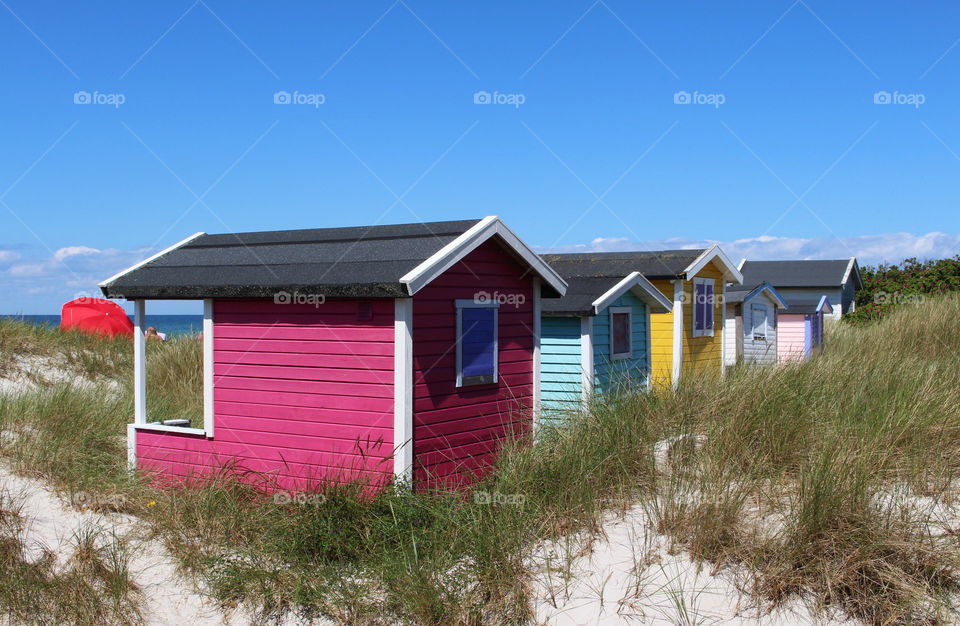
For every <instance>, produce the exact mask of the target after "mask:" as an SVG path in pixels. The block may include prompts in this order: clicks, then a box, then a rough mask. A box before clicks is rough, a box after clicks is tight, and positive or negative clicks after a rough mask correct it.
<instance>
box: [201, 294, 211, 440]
mask: <svg viewBox="0 0 960 626" xmlns="http://www.w3.org/2000/svg"><path fill="white" fill-rule="evenodd" d="M203 429H204V430H205V431H207V437H208V438H210V439H213V300H210V299H207V300H204V301H203Z"/></svg>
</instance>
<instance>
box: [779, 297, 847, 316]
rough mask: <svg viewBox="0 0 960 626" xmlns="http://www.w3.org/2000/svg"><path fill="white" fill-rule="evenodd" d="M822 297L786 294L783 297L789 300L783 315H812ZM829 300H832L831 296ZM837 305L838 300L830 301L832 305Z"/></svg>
mask: <svg viewBox="0 0 960 626" xmlns="http://www.w3.org/2000/svg"><path fill="white" fill-rule="evenodd" d="M781 295H782V294H781ZM822 297H823V296H801V297H793V298H791V297H790V296H789V294H788V295H784V296H783V299H784V300H786V301H787V308H786V310H785V311H783V313H782V315H810V314H811V313H816V312H817V305H818V304H820V298H822ZM827 302H830V298H827ZM837 305H838V303H836V302H830V306H831V307H835V306H837Z"/></svg>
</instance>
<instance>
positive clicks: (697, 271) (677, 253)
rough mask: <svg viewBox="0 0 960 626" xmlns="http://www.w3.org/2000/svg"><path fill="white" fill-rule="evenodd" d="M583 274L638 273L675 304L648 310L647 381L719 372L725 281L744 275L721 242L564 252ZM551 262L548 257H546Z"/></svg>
mask: <svg viewBox="0 0 960 626" xmlns="http://www.w3.org/2000/svg"><path fill="white" fill-rule="evenodd" d="M563 259H564V262H565V263H567V264H568V265H569V266H570V267H576V266H577V265H578V264H579V265H582V266H583V268H582V269H581V270H578V271H580V274H578V275H582V276H589V275H590V272H589V270H590V268H591V267H598V266H603V267H604V268H606V270H607V271H617V272H619V275H622V276H626V275H628V274H630V273H631V272H640V273H641V274H642V275H643V276H644V277H645V278H646V279H647V280H649V281H650V282H651V283H653V285H654V286H655V287H656V288H657V289H659V290H660V292H661V293H662V294H663V295H664V296H666V298H667V300H669V301H671V302H672V303H673V310H672V311H670V312H666V313H653V312H651V313H650V333H649V335H648V336H649V341H650V347H649V351H650V380H651V382H652V383H653V386H654V387H656V388H659V389H669V388H670V387H671V386H676V385H677V384H678V383H679V382H680V378H681V376H682V375H683V374H684V373H688V374H689V373H698V372H707V371H715V372H716V373H718V374H719V373H721V372H722V371H723V367H724V363H723V342H724V333H723V320H724V315H725V311H724V297H723V296H724V294H725V292H726V284H727V283H736V284H742V283H743V277H742V276H741V274H740V272H739V270H737V266H736V264H734V263H733V262H731V261H730V259H729V258H728V257H727V255H726V254H724V252H723V250H721V249H720V247H719V246H716V245H714V246H711V247H710V248H707V249H699V250H658V251H654V252H595V253H582V254H565V255H563ZM548 262H549V261H548Z"/></svg>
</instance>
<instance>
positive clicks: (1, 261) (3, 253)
mask: <svg viewBox="0 0 960 626" xmlns="http://www.w3.org/2000/svg"><path fill="white" fill-rule="evenodd" d="M19 259H20V254H19V253H17V252H14V251H13V250H0V267H3V266H6V265H11V264H13V263H15V262H16V261H17V260H19Z"/></svg>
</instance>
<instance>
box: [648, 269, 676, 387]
mask: <svg viewBox="0 0 960 626" xmlns="http://www.w3.org/2000/svg"><path fill="white" fill-rule="evenodd" d="M652 282H653V285H654V287H656V288H657V289H659V290H660V293H662V294H663V295H664V296H665V297H666V298H667V300H669V301H670V302H673V283H672V282H671V281H669V280H655V281H652ZM650 331H651V335H650V356H651V366H652V377H653V383H654V385H655V386H656V387H657V388H658V389H669V388H670V381H671V378H672V374H671V372H672V370H673V312H672V311H671V312H668V313H652V314H651V315H650Z"/></svg>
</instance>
